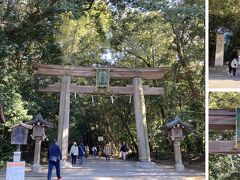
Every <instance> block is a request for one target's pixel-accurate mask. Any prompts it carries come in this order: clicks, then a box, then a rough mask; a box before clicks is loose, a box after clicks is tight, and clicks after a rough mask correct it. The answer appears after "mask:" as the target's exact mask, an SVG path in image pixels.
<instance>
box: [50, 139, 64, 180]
mask: <svg viewBox="0 0 240 180" xmlns="http://www.w3.org/2000/svg"><path fill="white" fill-rule="evenodd" d="M56 143H57V141H56V140H53V143H52V144H51V145H50V147H49V150H48V180H51V178H52V170H53V166H55V168H56V174H57V177H58V180H61V179H62V178H61V176H60V160H62V152H61V150H60V148H59V146H58V145H57V144H56Z"/></svg>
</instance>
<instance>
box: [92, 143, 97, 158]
mask: <svg viewBox="0 0 240 180" xmlns="http://www.w3.org/2000/svg"><path fill="white" fill-rule="evenodd" d="M92 152H93V157H94V158H97V147H96V146H95V145H94V146H93V147H92Z"/></svg>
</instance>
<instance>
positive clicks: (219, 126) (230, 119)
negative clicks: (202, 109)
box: [209, 109, 240, 154]
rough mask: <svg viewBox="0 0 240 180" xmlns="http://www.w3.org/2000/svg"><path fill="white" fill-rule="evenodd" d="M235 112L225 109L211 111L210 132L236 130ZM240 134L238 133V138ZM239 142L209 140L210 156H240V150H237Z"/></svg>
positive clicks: (233, 140) (234, 140)
mask: <svg viewBox="0 0 240 180" xmlns="http://www.w3.org/2000/svg"><path fill="white" fill-rule="evenodd" d="M236 116H237V113H236V112H235V111H230V110H224V109H209V130H215V131H216V130H232V131H235V130H236V125H237V124H236V118H237V117H236ZM238 126H239V125H238ZM239 133H240V132H237V134H236V136H238V138H237V139H238V141H239V140H240V139H239V135H240V134H239ZM236 144H237V141H236V139H234V137H233V138H232V140H216V141H213V140H209V153H210V154H240V148H238V147H237V148H236Z"/></svg>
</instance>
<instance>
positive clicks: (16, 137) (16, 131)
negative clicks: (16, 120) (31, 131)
mask: <svg viewBox="0 0 240 180" xmlns="http://www.w3.org/2000/svg"><path fill="white" fill-rule="evenodd" d="M27 137H28V129H26V128H25V127H22V126H18V127H16V128H13V129H12V135H11V144H27Z"/></svg>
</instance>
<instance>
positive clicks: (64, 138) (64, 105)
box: [58, 76, 71, 162]
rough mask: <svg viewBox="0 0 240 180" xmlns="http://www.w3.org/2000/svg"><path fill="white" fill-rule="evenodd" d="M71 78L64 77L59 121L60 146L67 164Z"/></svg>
mask: <svg viewBox="0 0 240 180" xmlns="http://www.w3.org/2000/svg"><path fill="white" fill-rule="evenodd" d="M70 81H71V80H70V76H63V77H62V84H61V94H60V107H59V121H58V123H59V124H58V145H59V146H60V148H61V150H62V160H63V162H65V161H66V160H67V155H68V133H69V111H70Z"/></svg>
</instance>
